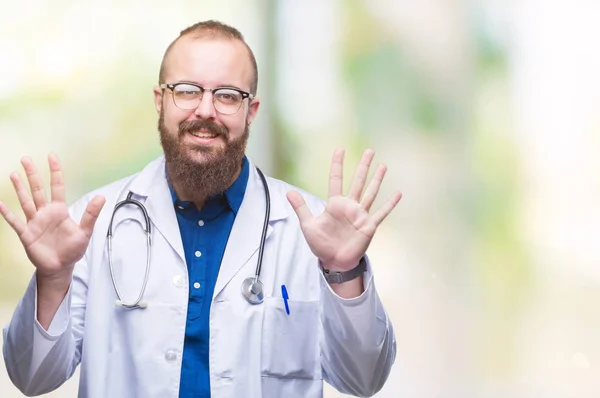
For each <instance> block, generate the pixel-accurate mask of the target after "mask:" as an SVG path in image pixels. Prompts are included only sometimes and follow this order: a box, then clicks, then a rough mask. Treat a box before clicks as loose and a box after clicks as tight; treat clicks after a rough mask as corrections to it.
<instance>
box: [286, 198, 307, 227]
mask: <svg viewBox="0 0 600 398" xmlns="http://www.w3.org/2000/svg"><path fill="white" fill-rule="evenodd" d="M286 196H287V198H288V201H289V202H290V204H291V205H292V207H293V208H294V211H295V212H296V215H297V216H298V219H299V220H300V224H304V223H305V222H307V221H308V220H310V219H311V218H312V217H313V214H312V212H311V211H310V209H309V208H308V206H307V205H306V202H305V201H304V198H303V197H302V195H300V193H298V192H296V191H290V192H288V193H287V195H286Z"/></svg>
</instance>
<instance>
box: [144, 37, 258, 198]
mask: <svg viewBox="0 0 600 398" xmlns="http://www.w3.org/2000/svg"><path fill="white" fill-rule="evenodd" d="M166 62H167V68H166V76H165V83H168V84H173V83H178V82H191V83H196V84H198V85H200V86H202V87H206V88H218V87H225V86H226V87H237V88H239V89H241V90H243V91H246V92H248V91H249V90H250V81H251V78H252V67H251V63H250V60H249V56H248V52H247V49H246V48H245V46H244V45H243V43H241V42H239V41H237V40H227V39H188V38H183V39H180V40H178V41H177V43H176V44H175V45H174V46H173V47H172V49H171V51H170V52H169V55H168V58H167V61H166ZM154 98H155V105H156V110H157V112H158V114H159V123H158V129H159V132H160V139H161V144H162V147H163V150H164V153H165V159H166V162H167V175H168V178H169V179H170V180H171V182H172V183H173V184H174V185H175V186H177V187H179V188H181V189H183V190H184V191H185V192H186V193H187V194H188V195H196V194H201V195H213V194H217V193H220V192H223V191H225V190H226V189H227V188H228V187H229V186H230V185H231V184H232V183H233V181H234V180H235V178H236V177H237V175H238V173H239V171H240V167H241V164H242V161H243V157H244V154H245V150H246V142H247V140H248V135H249V126H250V123H251V122H252V120H253V119H254V117H255V116H256V112H257V111H258V106H259V101H258V99H256V98H255V99H254V100H253V101H252V102H250V100H249V99H245V100H243V101H242V105H241V107H240V109H239V110H238V111H237V112H236V113H234V114H231V115H224V114H222V113H219V112H218V111H216V110H215V107H214V105H213V93H211V92H209V91H206V92H205V93H204V95H203V98H202V100H201V101H200V104H199V105H198V107H197V108H195V109H191V110H183V109H180V108H178V107H177V106H176V105H175V103H174V101H173V93H172V91H171V90H170V89H165V90H162V89H160V88H159V87H156V88H155V89H154ZM178 193H179V192H178ZM179 194H180V195H181V193H179Z"/></svg>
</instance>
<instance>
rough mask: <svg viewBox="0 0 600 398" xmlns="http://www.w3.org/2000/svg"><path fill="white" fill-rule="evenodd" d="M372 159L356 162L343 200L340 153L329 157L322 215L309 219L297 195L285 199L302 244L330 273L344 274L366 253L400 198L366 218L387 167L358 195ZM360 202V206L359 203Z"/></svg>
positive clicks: (366, 154)
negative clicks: (302, 240) (331, 157)
mask: <svg viewBox="0 0 600 398" xmlns="http://www.w3.org/2000/svg"><path fill="white" fill-rule="evenodd" d="M374 156H375V152H373V151H372V150H366V151H365V152H364V153H363V156H362V158H361V160H360V164H359V165H358V167H357V169H356V172H355V174H354V179H353V180H352V184H351V187H350V191H349V192H348V195H347V196H343V195H342V185H343V184H342V182H343V176H342V171H343V164H344V149H341V148H340V149H338V150H336V151H335V153H334V155H333V160H332V162H331V172H330V174H329V199H328V201H327V205H326V207H325V211H324V212H323V214H321V215H320V216H318V217H315V216H313V214H312V213H311V211H310V210H309V208H308V206H306V203H305V202H304V199H303V198H302V196H301V195H300V193H298V192H296V191H290V192H289V193H288V194H287V198H288V200H289V202H290V204H291V205H292V207H293V208H294V211H295V212H296V214H297V215H298V219H299V220H300V226H301V228H302V232H303V233H304V237H305V238H306V242H307V243H308V245H309V246H310V248H311V250H312V252H313V253H314V254H315V255H316V256H317V257H318V258H319V260H320V261H321V263H322V264H323V267H324V268H327V269H329V270H331V271H340V272H342V271H347V270H350V269H352V268H354V267H356V266H357V265H358V262H359V261H360V259H361V257H362V256H363V255H364V254H365V253H366V251H367V248H368V247H369V244H370V243H371V240H372V239H373V236H374V235H375V231H376V230H377V227H378V226H379V224H381V222H382V221H383V220H384V219H385V218H386V217H387V216H388V215H389V214H390V213H391V211H392V210H393V209H394V208H395V207H396V205H397V204H398V202H399V201H400V198H401V197H402V194H401V193H400V192H396V193H394V195H393V196H392V197H391V198H390V199H389V200H388V201H387V202H386V203H385V204H384V205H383V206H382V207H381V208H380V209H379V210H377V211H376V212H375V213H374V214H372V215H371V214H369V211H370V209H371V205H372V204H373V202H374V201H375V198H376V197H377V193H378V192H379V187H380V186H381V182H382V180H383V177H384V176H385V172H386V170H387V167H386V166H385V165H379V167H377V170H376V171H375V174H374V176H373V179H372V180H371V182H370V183H369V185H368V187H367V189H366V190H365V193H364V195H363V196H362V200H361V195H362V192H363V188H364V186H365V182H366V179H367V175H368V173H369V168H370V166H371V161H372V160H373V157H374ZM359 200H360V202H359Z"/></svg>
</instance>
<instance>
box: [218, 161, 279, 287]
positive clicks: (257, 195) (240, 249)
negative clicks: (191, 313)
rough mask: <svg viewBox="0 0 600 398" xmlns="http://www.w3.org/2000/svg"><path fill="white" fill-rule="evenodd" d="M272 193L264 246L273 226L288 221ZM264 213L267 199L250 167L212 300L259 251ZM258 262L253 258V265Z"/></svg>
mask: <svg viewBox="0 0 600 398" xmlns="http://www.w3.org/2000/svg"><path fill="white" fill-rule="evenodd" d="M269 190H270V196H271V215H270V217H269V225H268V227H267V234H266V237H265V242H266V241H268V237H269V235H270V234H271V233H272V232H273V226H272V225H271V224H272V223H273V222H274V221H276V220H279V219H282V218H285V217H287V211H286V210H285V207H284V206H283V204H282V203H281V196H280V195H278V194H277V192H274V191H273V187H272V186H269ZM265 210H266V198H265V191H264V187H263V183H262V180H261V179H260V176H259V175H258V172H257V171H256V168H255V167H253V166H252V165H251V168H250V175H249V178H248V185H247V187H246V193H245V194H244V200H243V201H242V205H241V206H240V209H239V210H238V213H237V215H236V217H235V221H234V223H233V228H232V229H231V233H230V235H229V240H228V241H227V247H226V248H225V253H224V255H223V261H222V262H221V268H220V270H219V275H218V277H217V283H216V285H215V291H214V295H213V297H217V295H218V294H219V293H220V292H221V290H223V288H224V287H225V286H226V285H227V283H229V281H230V280H231V279H232V278H233V277H234V276H235V275H236V274H237V273H238V272H239V271H240V269H241V268H242V267H243V266H244V265H246V263H247V262H248V260H249V259H250V258H251V257H252V256H253V254H254V253H256V252H257V251H258V249H259V246H260V239H261V235H262V230H263V225H264V219H265ZM256 258H257V257H256ZM256 258H253V261H255V259H256ZM264 262H265V259H263V264H264ZM256 265H257V264H256V263H255V262H254V263H252V265H251V266H250V267H249V268H248V271H247V272H248V276H252V275H254V271H255V269H256ZM244 272H246V271H244Z"/></svg>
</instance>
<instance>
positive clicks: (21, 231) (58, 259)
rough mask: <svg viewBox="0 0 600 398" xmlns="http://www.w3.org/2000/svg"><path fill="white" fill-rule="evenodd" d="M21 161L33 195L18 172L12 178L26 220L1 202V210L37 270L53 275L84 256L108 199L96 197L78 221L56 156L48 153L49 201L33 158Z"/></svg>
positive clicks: (40, 272)
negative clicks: (71, 215) (66, 194)
mask: <svg viewBox="0 0 600 398" xmlns="http://www.w3.org/2000/svg"><path fill="white" fill-rule="evenodd" d="M21 162H22V165H23V168H24V169H25V173H26V174H27V179H28V181H29V186H30V188H31V196H30V195H29V192H28V191H27V188H26V187H25V184H23V182H22V180H21V178H20V176H19V174H17V173H13V174H12V175H11V181H12V183H13V186H14V188H15V191H16V193H17V197H18V199H19V203H20V204H21V208H22V209H23V212H24V213H25V217H26V220H27V221H26V222H25V223H24V222H23V221H21V220H20V219H19V218H18V217H17V216H16V215H15V214H13V213H12V212H10V211H9V210H8V208H7V207H6V205H5V204H4V203H2V202H0V213H1V214H2V216H3V217H4V219H5V220H6V221H7V222H8V224H9V225H10V226H11V227H12V228H13V229H14V230H15V232H16V233H17V235H18V236H19V239H20V240H21V243H22V244H23V247H24V248H25V252H26V253H27V257H28V258H29V260H30V261H31V262H32V263H33V265H34V266H35V267H36V269H37V270H36V272H37V273H38V274H40V275H47V276H52V275H55V274H58V273H60V272H61V271H65V270H68V269H69V268H72V267H73V266H74V265H75V263H76V262H77V261H78V260H79V259H81V257H83V254H84V253H85V250H86V248H87V246H88V244H89V241H90V237H91V235H92V231H93V228H94V224H95V222H96V220H97V218H98V215H99V214H100V210H101V209H102V206H103V205H104V202H105V199H104V198H102V197H95V198H93V199H92V200H91V201H90V203H89V204H88V206H87V209H86V211H85V213H84V215H83V217H82V219H81V224H77V223H76V222H75V221H73V220H72V219H71V217H70V215H69V211H68V207H67V204H66V201H65V188H64V183H63V177H62V171H61V168H60V164H59V161H58V159H57V158H56V156H55V155H50V156H49V157H48V162H49V165H50V172H51V184H50V185H51V202H50V203H48V202H47V200H46V195H45V193H44V187H43V183H42V180H41V177H40V175H39V173H38V172H37V170H36V168H35V165H34V164H33V162H32V161H31V159H29V158H23V160H22V161H21Z"/></svg>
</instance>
